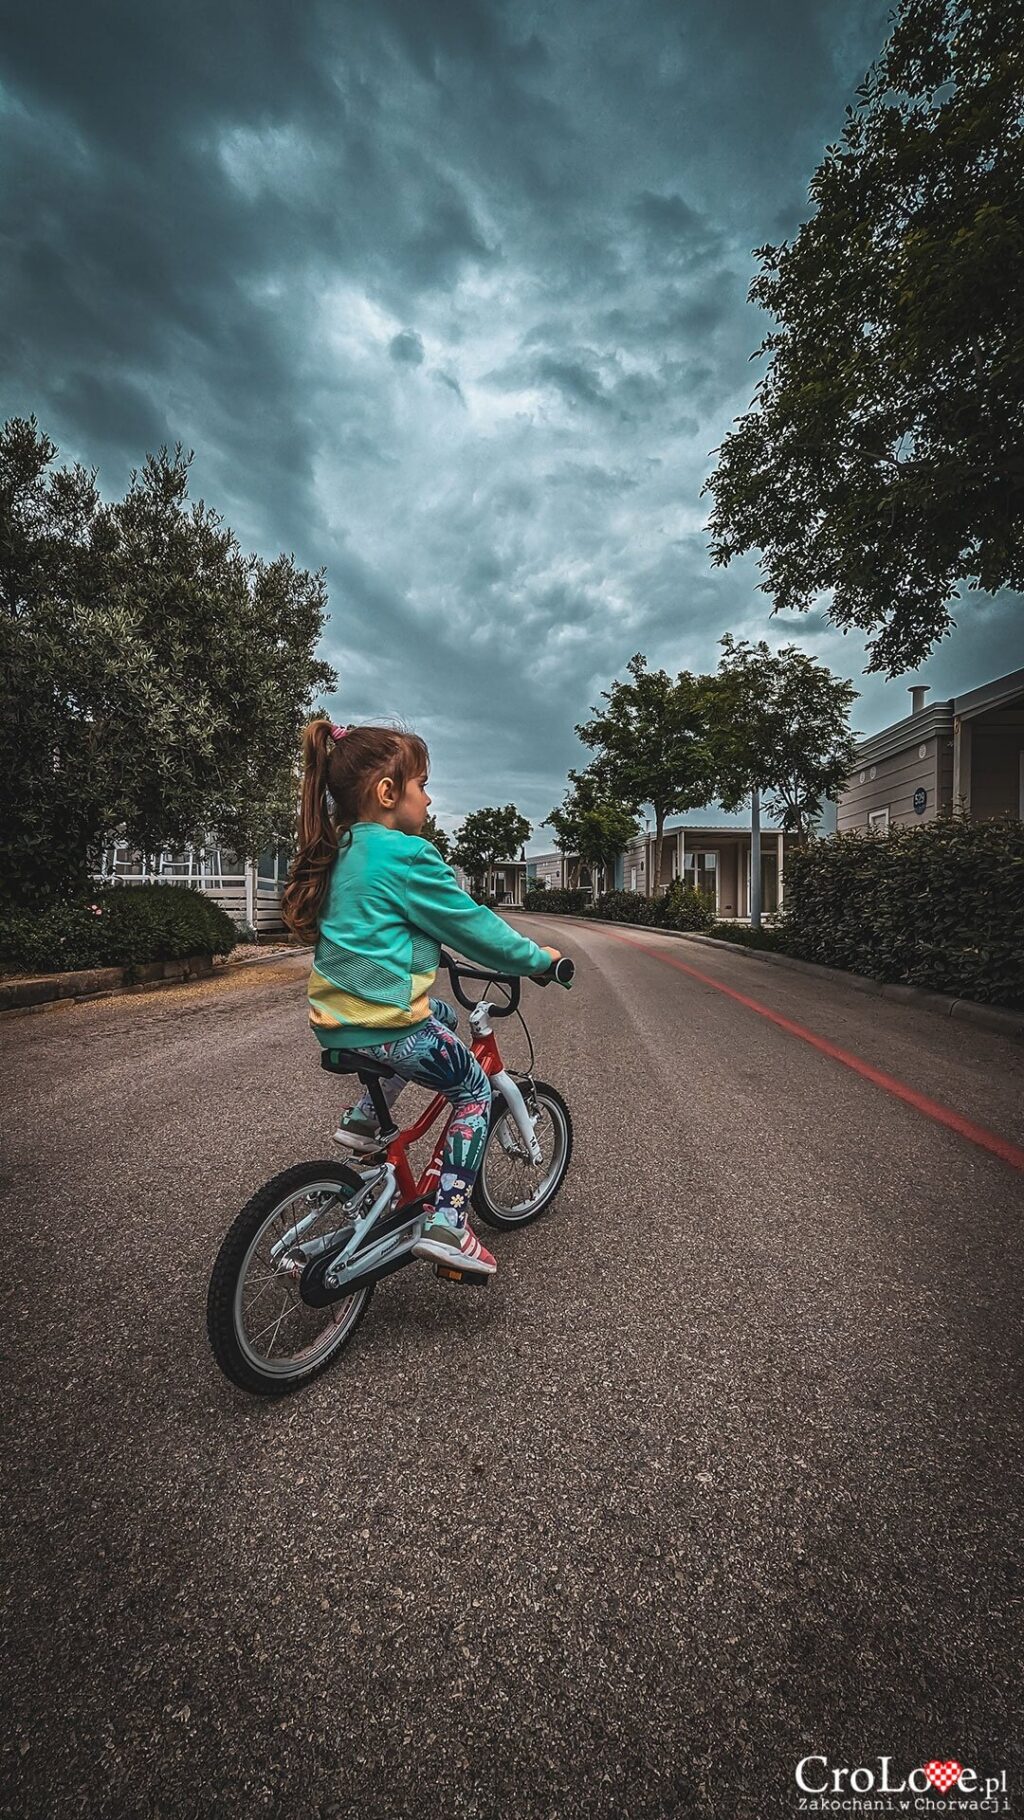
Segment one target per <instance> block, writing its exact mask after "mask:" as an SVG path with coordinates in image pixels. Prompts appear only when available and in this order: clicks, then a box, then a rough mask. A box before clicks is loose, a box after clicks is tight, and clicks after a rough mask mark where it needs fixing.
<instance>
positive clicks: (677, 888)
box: [654, 878, 715, 930]
mask: <svg viewBox="0 0 1024 1820" xmlns="http://www.w3.org/2000/svg"><path fill="white" fill-rule="evenodd" d="M714 920H715V910H714V899H713V898H711V897H708V896H707V895H706V894H705V893H704V892H703V891H695V890H694V888H693V886H692V885H687V884H684V883H683V880H682V879H681V878H674V879H673V880H672V883H671V884H670V886H669V888H668V890H667V891H666V892H665V893H664V895H663V896H662V897H658V898H655V900H654V922H655V924H656V926H657V927H658V928H659V929H703V930H707V929H710V928H711V926H712V924H713V923H714Z"/></svg>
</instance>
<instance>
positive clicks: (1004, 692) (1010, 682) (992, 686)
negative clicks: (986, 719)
mask: <svg viewBox="0 0 1024 1820" xmlns="http://www.w3.org/2000/svg"><path fill="white" fill-rule="evenodd" d="M1017 696H1020V697H1021V699H1022V700H1024V670H1011V671H1010V673H1009V675H1008V676H997V678H996V680H995V682H990V683H986V684H985V686H984V688H983V689H970V690H968V692H967V694H966V695H956V696H954V698H953V712H954V714H955V715H956V717H957V719H958V720H973V719H974V718H975V716H976V715H978V714H987V713H988V711H989V709H990V708H1003V707H1005V706H1006V704H1007V702H1010V701H1013V700H1014V699H1015V697H1017Z"/></svg>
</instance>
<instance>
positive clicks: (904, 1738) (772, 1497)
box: [0, 918, 1024, 1820]
mask: <svg viewBox="0 0 1024 1820" xmlns="http://www.w3.org/2000/svg"><path fill="white" fill-rule="evenodd" d="M529 928H530V930H531V933H533V934H535V935H536V936H537V937H538V939H543V940H548V941H552V942H555V943H557V944H558V945H559V946H560V947H562V948H563V949H565V950H566V951H567V952H570V953H572V954H574V955H575V957H576V958H577V960H578V963H579V974H578V980H577V984H576V987H575V989H574V991H573V992H572V993H571V994H568V995H567V994H563V993H561V992H558V991H556V990H554V989H549V990H548V991H547V992H543V993H542V992H535V991H533V990H531V989H526V990H525V991H524V1002H525V1005H526V1009H527V1015H528V1018H529V1021H530V1024H531V1028H532V1030H533V1033H534V1037H535V1040H536V1043H537V1049H538V1069H537V1072H538V1074H539V1075H540V1076H541V1077H542V1078H544V1079H546V1080H549V1081H551V1082H552V1083H554V1084H555V1085H557V1086H558V1087H560V1088H561V1090H562V1091H563V1092H564V1094H565V1095H566V1097H567V1099H568V1100H569V1102H570V1105H571V1107H572V1110H573V1114H574V1118H575V1125H576V1156H575V1160H574V1163H573V1167H572V1170H571V1173H570V1176H569V1178H568V1180H567V1183H566V1185H565V1188H564V1189H563V1192H562V1195H561V1197H560V1199H559V1201H558V1203H557V1204H556V1206H555V1208H554V1209H553V1210H552V1212H551V1213H550V1214H549V1215H548V1216H546V1218H545V1219H544V1220H543V1221H542V1222H540V1223H539V1224H538V1225H537V1226H536V1227H533V1228H530V1229H529V1230H527V1231H524V1232H522V1233H519V1234H514V1233H512V1234H496V1235H494V1237H493V1239H492V1237H491V1236H490V1235H488V1243H489V1244H491V1243H492V1244H493V1248H494V1250H495V1252H496V1254H497V1256H498V1259H499V1264H500V1269H499V1273H498V1276H497V1278H496V1279H495V1281H494V1282H493V1283H492V1284H491V1286H490V1287H489V1288H488V1289H487V1290H486V1291H479V1290H466V1289H458V1288H454V1287H450V1286H443V1285H440V1284H438V1282H437V1281H436V1279H435V1278H434V1276H433V1275H432V1274H431V1272H430V1271H429V1270H428V1269H427V1268H426V1267H421V1266H414V1267H412V1268H411V1269H409V1270H406V1271H404V1272H402V1273H401V1274H399V1275H398V1276H395V1277H392V1278H391V1279H389V1280H388V1281H387V1282H386V1283H384V1284H383V1285H381V1287H380V1288H379V1289H378V1291H377V1293H376V1297H375V1299H374V1303H373V1307H372V1308H371V1310H370V1313H369V1314H368V1316H367V1319H366V1320H365V1322H364V1323H363V1325H362V1327H361V1329H360V1331H359V1334H358V1335H357V1337H356V1339H355V1341H354V1342H353V1345H352V1347H351V1349H350V1350H349V1351H348V1352H347V1353H346V1354H345V1355H344V1357H343V1358H342V1359H341V1360H340V1361H339V1362H338V1364H337V1366H336V1368H335V1369H334V1370H333V1371H331V1372H328V1373H327V1374H326V1375H325V1376H324V1377H322V1378H321V1379H319V1380H318V1381H317V1382H316V1383H315V1384H314V1385H313V1386H312V1387H311V1388H310V1389H309V1390H308V1391H306V1392H305V1393H303V1394H302V1395H300V1396H298V1397H293V1398H290V1399H286V1400H285V1401H283V1402H280V1403H264V1402H261V1401H257V1400H252V1399H248V1398H246V1397H245V1396H244V1395H243V1394H242V1393H240V1392H236V1391H235V1390H234V1389H233V1388H232V1387H231V1386H229V1385H228V1384H227V1383H226V1382H225V1381H224V1380H222V1379H221V1378H220V1376H219V1374H218V1373H217V1371H216V1368H215V1366H214V1365H213V1362H212V1359H211V1356H210V1354H209V1352H208V1350H207V1345H206V1338H205V1331H204V1311H205V1293H206V1283H207V1278H208V1275H209V1270H210V1266H211V1263H212V1260H213V1257H214V1254H215V1252H216V1249H217V1246H218V1243H219V1241H220V1238H221V1236H222V1234H223V1232H224V1230H225V1228H226V1226H227V1225H228V1223H229V1221H230V1219H231V1217H232V1216H233V1214H234V1212H235V1211H236V1210H237V1208H238V1206H239V1205H241V1203H242V1202H243V1201H244V1200H245V1199H246V1198H247V1196H248V1195H249V1193H250V1192H251V1190H252V1189H253V1188H254V1186H256V1185H257V1184H258V1183H260V1182H261V1181H262V1180H264V1179H265V1178H266V1177H268V1176H270V1175H271V1174H273V1173H275V1172H276V1171H278V1170H279V1169H281V1168H283V1167H285V1166H287V1165H288V1164H290V1163H292V1162H294V1161H297V1160H299V1159H301V1158H304V1157H315V1156H325V1155H330V1154H331V1152H332V1149H333V1146H332V1144H331V1142H330V1136H329V1133H330V1131H331V1129H332V1128H333V1124H334V1114H335V1113H336V1111H337V1109H338V1106H339V1096H338V1091H337V1083H334V1082H332V1081H331V1080H330V1079H329V1078H328V1077H327V1076H325V1075H323V1074H322V1072H321V1071H320V1070H319V1068H318V1067H317V1065H316V1063H317V1057H316V1053H315V1050H314V1047H313V1045H312V1043H311V1040H310V1038H309V1035H308V1033H307V1030H306V1027H305V999H304V978H305V970H306V962H305V961H304V959H303V958H302V957H295V956H290V957H287V958H286V959H284V960H282V961H281V962H279V963H276V964H268V965H265V966H258V967H252V968H248V969H237V970H235V971H233V972H232V973H231V974H230V977H228V978H217V979H215V980H213V981H210V982H199V983H196V984H192V985H189V986H187V987H182V988H175V989H173V990H168V991H165V992H161V993H153V994H147V995H144V996H138V997H128V998H117V999H111V1000H107V1001H100V1002H98V1003H95V1004H93V1005H83V1006H77V1007H75V1006H72V1007H63V1008H61V1009H59V1010H56V1011H53V1012H50V1013H47V1014H46V1015H42V1016H37V1017H27V1018H20V1019H17V1020H9V1021H7V1022H6V1024H5V1025H4V1028H3V1040H4V1042H5V1046H6V1049H7V1054H8V1069H7V1076H8V1083H9V1092H8V1110H7V1116H6V1138H5V1154H4V1190H5V1201H6V1207H7V1215H6V1226H5V1239H6V1242H5V1248H4V1251H5V1264H6V1268H5V1271H4V1288H3V1293H4V1302H5V1311H4V1316H3V1353H4V1361H3V1364H4V1380H5V1386H6V1395H7V1406H8V1408H7V1423H6V1432H7V1437H8V1438H7V1441H6V1445H5V1448H4V1452H3V1469H4V1476H5V1479H6V1482H7V1496H6V1505H5V1510H6V1514H5V1518H4V1523H5V1531H6V1541H7V1547H6V1550H5V1560H6V1568H5V1574H4V1579H5V1590H6V1594H7V1597H6V1601H5V1603H6V1610H7V1621H8V1624H9V1626H10V1631H11V1636H10V1640H9V1645H8V1651H7V1656H6V1670H5V1673H6V1677H7V1680H8V1688H7V1714H8V1717H7V1722H6V1725H5V1727H4V1729H3V1732H2V1735H0V1737H2V1745H3V1755H4V1778H5V1786H6V1800H5V1811H6V1812H7V1813H9V1814H18V1815H22V1814H26V1815H33V1816H36V1815H51V1814H52V1815H60V1816H62V1817H64V1816H77V1815H83V1816H86V1815H87V1816H89V1817H90V1820H92V1817H93V1816H105V1815H112V1816H132V1817H134V1816H150V1815H174V1816H177V1815H187V1816H193V1815H194V1816H200V1815H202V1816H207V1815H209V1816H222V1815H223V1816H236V1815H237V1816H243V1815H244V1816H249V1815H254V1814H261V1813H267V1814H274V1815H277V1814H281V1815H288V1816H292V1815H294V1816H301V1817H302V1820H305V1817H306V1816H310V1817H311V1820H327V1817H328V1816H345V1817H348V1816H355V1815H360V1816H364V1817H365V1820H391V1817H392V1816H394V1817H398V1816H402V1817H405V1816H417V1820H418V1817H420V1816H429V1817H430V1820H447V1816H482V1817H487V1820H490V1817H492V1816H493V1817H495V1820H497V1817H499V1816H500V1817H501V1820H505V1817H506V1816H509V1817H511V1816H514V1817H515V1820H532V1817H533V1816H538V1817H540V1816H543V1817H544V1820H555V1817H556V1816H560V1817H564V1820H569V1817H570V1816H577V1815H580V1816H583V1815H586V1816H588V1820H605V1817H606V1816H607V1817H609V1820H610V1817H611V1816H615V1817H616V1820H655V1817H656V1816H657V1817H666V1820H667V1817H668V1816H675V1815H680V1816H687V1815H691V1814H692V1815H714V1816H716V1817H717V1816H721V1817H722V1820H746V1817H748V1816H749V1817H750V1820H774V1817H775V1816H776V1815H789V1814H791V1813H792V1814H795V1813H797V1812H798V1811H799V1809H798V1790H797V1788H796V1786H795V1783H794V1769H795V1765H796V1763H797V1761H798V1760H799V1759H800V1758H802V1757H804V1756H807V1755H808V1754H811V1753H814V1754H817V1755H819V1756H827V1758H828V1760H829V1763H830V1765H831V1766H835V1767H839V1766H844V1767H847V1768H850V1767H855V1766H864V1765H866V1766H874V1767H875V1769H876V1770H877V1760H878V1757H879V1755H880V1754H884V1755H886V1756H888V1757H890V1758H891V1759H892V1771H891V1774H892V1776H893V1777H896V1776H897V1775H898V1774H899V1773H900V1772H901V1771H903V1772H905V1771H907V1770H909V1769H912V1768H914V1767H915V1766H917V1765H920V1764H923V1763H924V1762H925V1761H926V1760H928V1759H931V1758H939V1759H949V1758H956V1759H957V1760H959V1762H961V1763H962V1764H964V1765H968V1766H971V1767H974V1768H976V1769H977V1771H978V1773H979V1776H984V1775H988V1774H993V1773H998V1772H1000V1771H1002V1770H1006V1771H1007V1772H1008V1777H1009V1790H1010V1799H1011V1807H1010V1811H1011V1812H1018V1813H1024V1791H1022V1790H1021V1787H1020V1782H1019V1776H1020V1771H1021V1768H1022V1764H1021V1753H1020V1737H1021V1730H1020V1713H1019V1707H1018V1705H1017V1702H1018V1699H1019V1664H1020V1660H1021V1650H1020V1617H1021V1603H1022V1601H1021V1578H1020V1571H1019V1569H1020V1559H1021V1556H1020V1540H1021V1538H1020V1508H1021V1506H1020V1497H1019V1491H1020V1467H1021V1452H1022V1449H1021V1432H1020V1414H1019V1404H1018V1402H1017V1392H1016V1382H1015V1376H1014V1374H1015V1371H1016V1369H1017V1364H1018V1361H1019V1336H1020V1319H1019V1317H1020V1307H1019V1298H1020V1282H1021V1224H1022V1221H1021V1215H1022V1212H1024V1174H1022V1173H1021V1172H1020V1170H1019V1169H1018V1168H1015V1167H1014V1166H1013V1163H1012V1160H1004V1159H1003V1158H1001V1157H999V1156H998V1155H995V1154H993V1153H992V1152H991V1150H987V1149H986V1148H985V1147H984V1146H983V1145H982V1144H979V1143H978V1142H976V1141H974V1139H973V1138H972V1137H971V1136H970V1135H963V1134H962V1133H961V1132H958V1131H955V1130H951V1129H949V1128H948V1127H947V1126H945V1125H944V1124H942V1123H941V1122H938V1121H937V1119H936V1118H935V1117H934V1116H932V1115H931V1114H930V1113H929V1111H928V1110H927V1108H922V1107H921V1106H919V1105H916V1104H911V1103H908V1101H907V1100H906V1099H901V1098H900V1097H898V1096H897V1095H896V1094H895V1093H894V1092H893V1091H892V1090H891V1089H890V1088H889V1087H887V1086H886V1085H885V1084H884V1083H880V1082H879V1081H878V1080H876V1079H873V1078H867V1077H866V1076H865V1075H864V1074H863V1073H858V1072H856V1071H855V1070H854V1069H853V1068H851V1067H850V1066H849V1065H848V1064H847V1063H846V1062H844V1061H842V1060H840V1059H837V1058H836V1057H835V1056H834V1055H832V1054H827V1053H824V1052H822V1050H821V1049H819V1048H816V1047H814V1046H812V1045H811V1044H810V1043H808V1042H807V1041H806V1040H805V1038H804V1037H803V1036H801V1035H800V1034H799V1032H798V1031H797V1030H796V1029H793V1028H788V1027H786V1028H783V1027H782V1026H780V1025H779V1024H777V1023H774V1022H772V1021H771V1020H770V1019H769V1018H767V1017H766V1016H764V1015H763V1014H762V1013H761V1012H760V1011H758V1010H756V1009H754V1008H753V1007H752V1006H750V1005H748V1004H744V1003H741V1002H739V1000H738V999H736V998H734V997H730V996H729V995H728V993H724V992H722V991H720V990H718V989H716V986H715V985H714V984H712V983H710V982H711V981H716V982H718V983H719V985H724V986H726V987H728V988H730V989H731V990H732V991H734V992H738V993H740V994H742V995H744V996H746V997H754V998H755V999H756V1000H758V1001H759V1003H760V1004H761V1006H762V1007H763V1008H764V1009H766V1010H769V1011H774V1012H775V1013H777V1014H780V1015H781V1016H782V1017H784V1018H785V1019H787V1020H789V1023H790V1024H792V1025H797V1026H800V1027H801V1028H802V1029H805V1030H807V1031H809V1032H810V1033H811V1034H812V1035H817V1036H819V1037H821V1038H824V1039H826V1040H827V1041H828V1042H829V1043H831V1044H832V1045H835V1046H836V1047H838V1048H839V1049H841V1050H843V1051H844V1053H846V1054H848V1055H849V1056H850V1057H852V1058H854V1059H856V1060H858V1061H860V1062H861V1063H863V1064H865V1065H867V1066H868V1067H869V1068H873V1069H875V1070H878V1071H883V1072H884V1073H885V1075H886V1076H889V1077H893V1078H895V1080H896V1081H898V1082H899V1083H901V1084H903V1085H904V1086H905V1087H906V1088H908V1089H910V1090H912V1091H913V1092H916V1093H917V1094H919V1095H924V1096H927V1098H928V1100H930V1101H934V1102H937V1103H939V1104H940V1105H942V1106H944V1107H946V1108H949V1109H951V1110H952V1111H953V1112H954V1113H957V1114H959V1115H961V1116H962V1117H963V1118H964V1119H966V1120H967V1121H970V1122H971V1123H972V1124H973V1125H977V1126H981V1127H984V1128H985V1129H986V1130H987V1131H989V1132H991V1133H994V1134H995V1135H996V1137H997V1139H1002V1140H1009V1142H1010V1143H1012V1144H1015V1145H1017V1146H1024V1094H1022V1091H1021V1088H1022V1085H1024V1047H1022V1046H1020V1045H1015V1044H1013V1043H1011V1042H1009V1041H1008V1040H1006V1039H1005V1038H1003V1037H1000V1036H996V1035H994V1034H990V1033H987V1032H985V1031H982V1030H974V1029H972V1028H971V1027H969V1026H966V1025H954V1024H951V1023H949V1022H948V1021H944V1020H942V1019H939V1018H937V1017H935V1016H934V1015H932V1014H930V1013H925V1012H919V1011H914V1010H912V1009H908V1008H907V1007H904V1006H901V1005H894V1004H891V1003H889V1002H888V1001H884V1000H878V999H872V998H867V997H864V996H862V995H860V994H857V993H853V992H850V991H848V990H846V989H844V988H841V987H837V988H831V989H830V988H828V987H823V986H822V985H821V984H820V983H819V982H817V981H811V980H808V979H805V978H803V977H802V976H799V975H793V974H789V973H786V972H783V970H782V969H775V968H770V967H765V966H761V965H759V964H758V963H757V962H756V961H754V960H750V959H748V958H745V957H736V956H731V955H727V954H724V953H723V954H719V953H717V952H715V951H711V950H709V949H708V948H706V947H696V946H694V945H691V944H685V943H678V942H673V941H671V940H669V939H667V938H664V937H659V936H656V935H647V934H640V933H639V932H611V931H607V930H601V929H597V928H594V927H581V926H580V925H577V924H570V923H563V922H559V921H557V920H555V919H551V920H545V921H543V922H542V921H541V920H540V919H538V918H531V919H529ZM685 967H692V968H693V969H695V970H696V972H697V973H699V974H702V975H704V976H705V977H704V979H700V978H696V977H694V975H693V973H690V972H686V971H684V970H683V969H684V968H685ZM504 1028H505V1029H509V1028H512V1029H513V1030H515V1029H516V1027H515V1026H508V1025H506V1026H504ZM507 1056H508V1058H509V1059H511V1060H512V1061H518V1060H520V1059H522V1058H523V1048H522V1040H521V1036H519V1037H518V1040H517V1039H516V1038H515V1037H514V1038H513V1039H511V1040H510V1041H509V1044H508V1048H507ZM416 1097H417V1090H415V1089H412V1090H410V1092H409V1095H408V1101H407V1103H410V1104H414V1103H415V1101H416ZM817 1773H818V1766H817V1765H816V1766H815V1768H814V1770H813V1772H812V1774H817ZM847 1811H849V1810H847ZM934 1811H940V1810H939V1809H935V1810H934Z"/></svg>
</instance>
